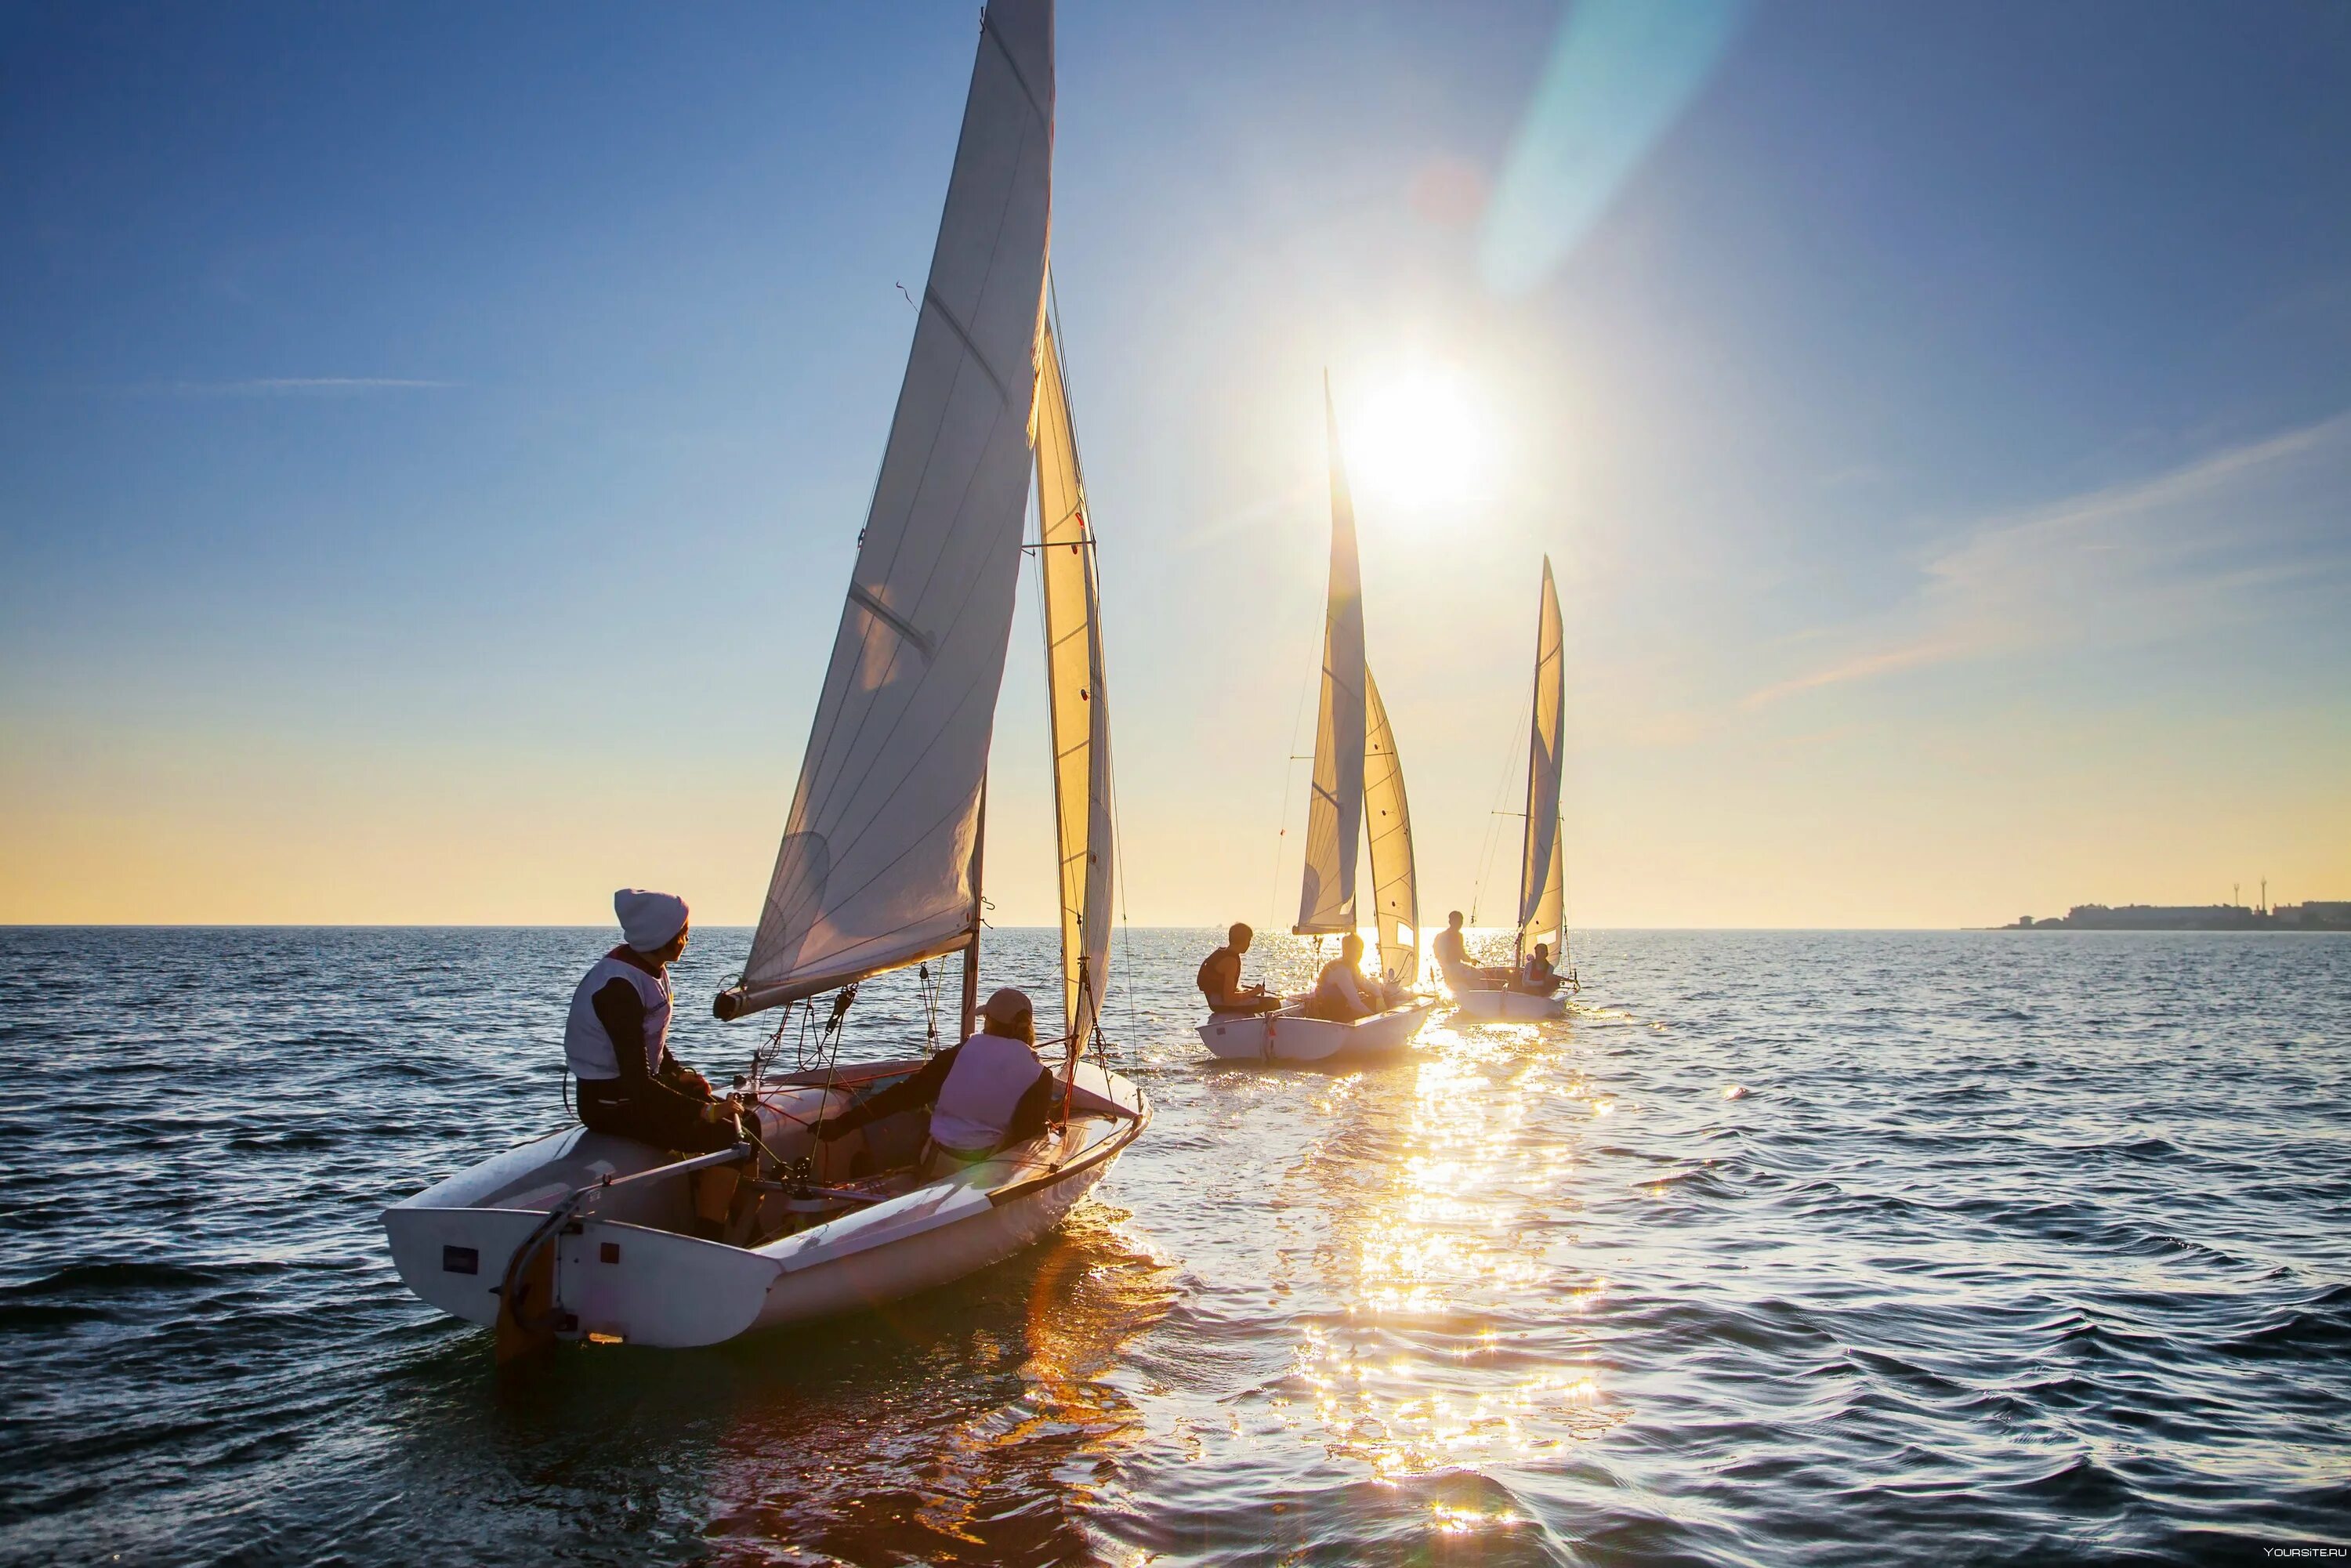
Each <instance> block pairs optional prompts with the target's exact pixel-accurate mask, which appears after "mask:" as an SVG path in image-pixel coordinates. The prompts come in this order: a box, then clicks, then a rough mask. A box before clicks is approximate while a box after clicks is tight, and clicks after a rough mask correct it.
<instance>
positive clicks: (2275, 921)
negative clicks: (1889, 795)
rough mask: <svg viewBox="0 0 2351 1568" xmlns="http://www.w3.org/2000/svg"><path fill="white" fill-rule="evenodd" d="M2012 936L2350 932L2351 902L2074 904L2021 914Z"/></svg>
mask: <svg viewBox="0 0 2351 1568" xmlns="http://www.w3.org/2000/svg"><path fill="white" fill-rule="evenodd" d="M2008 929H2010V930H2012V931H2274V930H2279V929H2288V930H2299V931H2351V899H2311V900H2308V901H2307V902H2305V903H2303V904H2281V905H2279V906H2278V907H2276V908H2274V909H2253V908H2250V907H2248V906H2246V905H2244V904H2123V905H2122V906H2121V907H2119V908H2113V907H2109V906H2108V905H2106V904H2075V905H2074V907H2073V908H2071V909H2069V910H2067V911H2066V912H2065V913H2064V915H2062V916H2059V917H2056V918H2053V919H2049V920H2036V919H2034V918H2033V917H2032V915H2019V916H2018V917H2017V921H2016V924H2015V925H2012V926H2010V927H2009V928H2008Z"/></svg>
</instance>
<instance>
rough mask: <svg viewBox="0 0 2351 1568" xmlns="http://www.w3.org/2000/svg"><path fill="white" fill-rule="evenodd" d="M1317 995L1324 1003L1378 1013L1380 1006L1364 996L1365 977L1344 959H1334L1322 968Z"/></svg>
mask: <svg viewBox="0 0 2351 1568" xmlns="http://www.w3.org/2000/svg"><path fill="white" fill-rule="evenodd" d="M1314 991H1315V994H1316V995H1317V996H1319V997H1321V998H1322V999H1323V1000H1324V1001H1329V1002H1339V1003H1341V1004H1343V1005H1344V1006H1347V1007H1351V1008H1357V1009H1364V1010H1367V1011H1371V1012H1377V1011H1378V1010H1379V1004H1378V1003H1376V1002H1374V1001H1373V1000H1372V998H1369V997H1367V996H1365V995H1364V977H1363V975H1362V974H1361V973H1360V972H1359V971H1358V970H1357V969H1356V968H1355V967H1354V966H1353V964H1350V963H1349V962H1347V960H1345V959H1344V958H1333V959H1332V960H1331V961H1330V962H1329V963H1327V964H1325V965H1323V966H1322V977H1321V978H1320V979H1318V980H1317V981H1316V982H1315V986H1314Z"/></svg>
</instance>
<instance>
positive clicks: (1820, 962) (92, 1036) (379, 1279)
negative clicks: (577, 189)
mask: <svg viewBox="0 0 2351 1568" xmlns="http://www.w3.org/2000/svg"><path fill="white" fill-rule="evenodd" d="M610 940H611V938H610V936H609V935H607V934H603V933H599V932H596V931H552V930H518V931H505V930H88V931H67V930H30V929H18V930H11V931H5V932H0V1082H5V1089H0V1483H4V1484H0V1559H5V1560H6V1561H8V1562H12V1563H18V1562H21V1563H36V1562H38V1563H47V1562H68V1563H98V1562H116V1561H120V1562H123V1563H205V1562H237V1563H309V1562H319V1561H334V1562H340V1563H423V1562H433V1563H454V1562H483V1563H517V1564H530V1565H534V1568H536V1565H538V1564H544V1563H555V1562H564V1563H821V1562H831V1561H846V1562H852V1563H902V1562H924V1563H1059V1562H1082V1561H1107V1562H1142V1561H1155V1562H1193V1561H1203V1562H1223V1561H1236V1562H1256V1561H1262V1562H1298V1563H1685V1562H1687V1563H1699V1562H1704V1563H1823V1562H1828V1563H1834V1562H1849V1563H1885V1562H1899V1561H1907V1562H1918V1563H1965V1562H2032V1563H2051V1562H2111V1561H2126V1560H2141V1561H2164V1560H2169V1561H2182V1562H2196V1561H2211V1560H2216V1559H2220V1560H2230V1559H2238V1560H2243V1561H2254V1562H2257V1561H2269V1560H2273V1559H2272V1557H2271V1556H2270V1553H2271V1552H2274V1551H2275V1550H2276V1549H2278V1548H2285V1547H2300V1548H2322V1549H2325V1548H2337V1547H2345V1546H2351V1436H2346V1433H2351V1111H2346V1103H2345V1092H2346V1086H2351V939H2346V938H2340V937H2325V936H2258V935H2256V936H2233V935H2210V936H2207V935H2188V934H2180V935H2171V934H2163V935H2121V934H2113V935H2108V934H2066V935H2043V934H2037V933H1971V934H1875V933H1870V934H1860V933H1846V934H1806V933H1769V934H1764V933H1756V934H1738V933H1631V932H1597V933H1593V934H1590V935H1588V936H1581V937H1580V938H1579V940H1578V941H1577V943H1576V951H1575V955H1574V956H1575V961H1576V963H1577V964H1578V965H1579V966H1580V967H1581V969H1582V971H1583V977H1584V980H1585V989H1584V991H1583V995H1582V997H1581V998H1579V999H1578V1002H1577V1005H1576V1008H1575V1009H1574V1011H1573V1014H1572V1015H1571V1016H1570V1017H1569V1018H1568V1019H1566V1020H1565V1021H1563V1022H1559V1023H1550V1024H1519V1025H1485V1026H1480V1025H1477V1024H1474V1023H1472V1022H1470V1021H1469V1020H1467V1019H1458V1018H1455V1017H1453V1016H1451V1015H1450V1013H1449V1012H1447V1011H1440V1012H1439V1013H1438V1014H1437V1017H1436V1018H1435V1019H1434V1020H1433V1021H1432V1023H1431V1025H1430V1027H1429V1028H1428V1030H1426V1033H1425V1035H1424V1036H1423V1037H1422V1042H1421V1048H1420V1049H1419V1050H1418V1051H1416V1053H1414V1054H1413V1055H1411V1056H1410V1057H1409V1058H1408V1059H1406V1060H1405V1061H1399V1062H1396V1063H1395V1064H1393V1065H1388V1066H1382V1067H1377V1068H1372V1069H1367V1070H1362V1071H1263V1070H1258V1069H1254V1068H1248V1067H1234V1066H1228V1065H1219V1064H1217V1063H1215V1062H1213V1061H1210V1060H1209V1059H1208V1058H1207V1055H1206V1053H1205V1052H1204V1051H1202V1050H1201V1049H1200V1048H1199V1046H1198V1043H1197V1041H1196V1040H1195V1038H1194V1037H1193V1035H1192V1033H1191V1025H1192V1024H1193V1023H1194V1022H1195V1021H1196V1017H1195V1012H1196V1005H1195V1004H1196V998H1195V997H1194V995H1193V993H1192V990H1191V978H1192V973H1193V969H1194V967H1195V965H1196V963H1197V961H1198V959H1199V958H1200V957H1201V956H1202V955H1203V954H1204V953H1205V952H1206V951H1207V947H1208V946H1211V945H1212V941H1213V939H1212V937H1211V936H1210V935H1209V934H1207V933H1200V932H1165V931H1134V932H1129V933H1123V934H1122V936H1120V938H1119V940H1118V944H1117V946H1116V948H1115V950H1114V960H1115V965H1116V971H1115V975H1116V978H1115V987H1114V992H1113V1000H1112V1002H1111V1004H1110V1007H1109V1009H1108V1011H1107V1015H1106V1019H1105V1022H1106V1025H1107V1034H1108V1038H1109V1045H1110V1051H1111V1055H1112V1058H1113V1063H1114V1064H1115V1065H1117V1066H1119V1067H1120V1068H1121V1069H1122V1070H1123V1071H1126V1072H1128V1073H1129V1074H1131V1075H1132V1076H1133V1077H1134V1078H1135V1079H1136V1080H1137V1081H1138V1082H1141V1083H1142V1084H1143V1085H1144V1088H1145V1089H1146V1090H1147V1092H1149V1093H1150V1095H1151V1096H1152V1099H1153V1101H1154V1102H1155V1105H1156V1107H1157V1117H1156V1120H1155V1122H1154V1123H1153V1124H1152V1126H1151V1128H1150V1130H1149V1132H1148V1133H1147V1134H1146V1135H1145V1136H1144V1139H1143V1140H1142V1141H1141V1142H1140V1143H1139V1144H1138V1145H1136V1146H1135V1147H1134V1149H1133V1150H1131V1151H1130V1152H1129V1153H1128V1154H1127V1155H1125V1156H1124V1158H1123V1159H1122V1160H1121V1161H1120V1162H1119V1164H1118V1166H1116V1168H1115V1169H1114V1170H1113V1173H1112V1174H1111V1176H1110V1177H1109V1179H1108V1180H1106V1181H1105V1182H1104V1183H1103V1184H1102V1186H1101V1187H1100V1188H1099V1189H1097V1194H1096V1196H1095V1197H1094V1198H1092V1200H1090V1201H1089V1202H1088V1203H1087V1204H1086V1205H1084V1206H1083V1207H1081V1209H1080V1210H1079V1211H1078V1212H1077V1213H1076V1214H1075V1215H1074V1216H1073V1217H1072V1218H1071V1220H1070V1221H1069V1222H1068V1223H1067V1224H1066V1225H1065V1226H1064V1227H1063V1228H1061V1230H1060V1231H1059V1232H1057V1233H1056V1234H1055V1235H1054V1236H1053V1237H1052V1238H1051V1239H1049V1240H1048V1241H1046V1242H1045V1243H1043V1244H1040V1246H1038V1247H1036V1248H1034V1249H1030V1250H1029V1251H1028V1252H1026V1253H1024V1254H1022V1255H1020V1256H1019V1257H1017V1258H1015V1259H1014V1260H1011V1261H1009V1262H1008V1263H1006V1264H1004V1265H1002V1266H1000V1267H998V1268H997V1269H994V1270H989V1271H987V1272H986V1273H985V1274H982V1275H980V1276H977V1277H975V1278H973V1279H971V1280H969V1281H965V1282H963V1283H962V1284H959V1285H957V1286H955V1287H952V1288H949V1289H947V1290H944V1291H938V1292H935V1293H934V1294H931V1295H929V1296H926V1297H923V1298H920V1299H918V1300H914V1301H906V1302H902V1303H899V1304H896V1305H893V1306H890V1307H887V1308H884V1309H882V1310H879V1311H876V1312H871V1313H867V1314H864V1315H861V1316H855V1317H851V1318H846V1319H841V1320H837V1321H832V1322H822V1323H817V1324H807V1325H799V1326H795V1327H790V1328H787V1329H783V1330H780V1331H778V1332H775V1333H768V1334H766V1335H760V1336H754V1337H751V1338H747V1339H745V1340H741V1341H737V1342H736V1343H731V1344H728V1345H726V1346H723V1347H719V1348H716V1349H712V1350H707V1351H697V1352H660V1351H646V1350H636V1349H627V1348H623V1349H618V1350H568V1351H564V1352H561V1353H559V1354H551V1355H549V1356H547V1357H545V1358H544V1359H543V1360H540V1361H538V1362H537V1363H535V1364H528V1365H526V1366H524V1367H523V1368H521V1369H520V1370H518V1371H509V1372H508V1373H506V1374H503V1375H502V1374H500V1373H499V1372H497V1371H496V1369H494V1367H493V1364H492V1355H491V1344H490V1335H489V1334H488V1333H487V1332H486V1331H484V1330H481V1329H478V1328H475V1327H474V1326H472V1325H470V1324H465V1323H460V1322H455V1321H453V1320H451V1319H448V1318H446V1317H444V1316H442V1315H440V1314H439V1313H437V1312H434V1311H433V1310H432V1309H431V1308H429V1307H427V1306H425V1305H424V1304H423V1303H422V1302H420V1301H417V1300H415V1299H414V1298H413V1297H412V1296H411V1295H409V1294H408V1293H407V1291H405V1290H403V1289H402V1286H401V1284H400V1281H399V1279H398V1277H397V1276H396V1275H395V1274H394V1272H393V1270H392V1264H391V1260H390V1258H389V1257H388V1256H387V1254H386V1250H385V1247H384V1242H383V1235H382V1231H381V1226H380V1223H379V1219H378V1216H379V1214H380V1212H381V1209H382V1208H383V1207H384V1206H385V1205H387V1204H390V1203H392V1202H395V1201H397V1200H398V1199H400V1198H402V1197H406V1196H408V1195H410V1194H411V1193H413V1192H415V1191H417V1190H419V1189H420V1188H422V1187H423V1186H426V1185H428V1184H430V1183H432V1182H434V1181H436V1180H438V1179H440V1178H441V1177H443V1176H446V1175H448V1174H449V1173H451V1172H453V1171H455V1170H458V1169H461V1168H463V1167H465V1166H468V1165H470V1164H472V1163H474V1162H475V1161H476V1160H479V1159H481V1158H483V1157H485V1156H486V1155H491V1154H494V1153H496V1152H497V1151H498V1150H500V1149H503V1148H506V1147H508V1146H510V1145H514V1144H517V1143H519V1142H522V1141H523V1140H525V1139H528V1138H530V1137H533V1136H536V1135H538V1134H541V1133H544V1132H546V1131H549V1130H550V1129H552V1128H555V1127H557V1126H559V1125H561V1124H563V1123H564V1122H565V1119H566V1113H565V1110H564V1105H563V1103H562V1087H561V1077H560V1073H559V1061H560V1051H559V1034H560V1030H561V1025H562V1018H563V1009H564V1004H565V1001H566V999H567V998H568V997H569V992H570V988H571V986H572V984H573V982H574V980H575V979H576V978H577V977H578V975H579V974H580V971H581V970H582V969H584V967H586V966H587V964H588V963H589V962H590V960H591V959H592V958H594V957H595V956H596V955H597V954H598V953H599V952H601V950H602V949H603V947H604V946H606V945H607V944H608V942H609V941H610ZM987 940H988V949H987V951H988V962H987V976H988V981H989V983H990V984H991V985H994V984H997V983H1003V982H1008V981H1009V982H1017V983H1023V984H1027V985H1029V987H1030V988H1032V989H1033V990H1035V991H1036V992H1037V994H1038V995H1039V996H1040V998H1045V997H1050V996H1053V995H1055V994H1056V993H1054V992H1053V991H1051V990H1050V976H1051V975H1052V974H1053V972H1054V966H1053V957H1052V938H1051V936H1050V934H1049V933H1040V932H1029V931H1003V932H991V933H990V934H989V936H988V939H987ZM745 943H746V936H745V934H744V933H741V932H736V931H700V932H697V933H696V934H695V944H694V947H693V950H692V952H691V953H690V954H689V955H688V956H687V959H686V960H685V962H684V964H683V965H682V966H681V967H680V971H679V980H680V986H679V989H680V994H681V1006H680V1009H679V1026H678V1030H677V1033H676V1037H675V1041H674V1043H675V1047H676V1050H677V1051H678V1054H679V1055H680V1056H681V1057H683V1058H684V1060H686V1061H688V1062H690V1063H692V1064H694V1065H696V1066H699V1067H701V1068H703V1069H705V1071H709V1072H710V1073H711V1075H712V1076H713V1077H714V1078H723V1077H725V1076H728V1075H731V1074H732V1073H733V1072H734V1071H737V1070H739V1069H740V1068H741V1066H742V1065H743V1064H744V1062H745V1061H747V1058H748V1056H749V1053H750V1051H751V1050H752V1049H753V1048H754V1046H755V1045H757V1044H758V1043H760V1042H761V1041H763V1040H765V1038H766V1033H767V1030H766V1029H765V1027H764V1026H762V1025H760V1024H758V1023H749V1024H737V1025H735V1026H731V1027H722V1026H720V1025H718V1024H716V1022H715V1021H713V1020H712V1019H710V1018H709V1017H708V1016H707V1013H706V1011H705V1005H704V1004H705V1001H706V998H707V995H708V993H709V992H710V990H711V989H712V988H714V986H715V985H716V983H718V982H719V981H720V980H721V979H722V978H723V977H726V976H727V975H729V974H731V972H732V968H733V966H735V965H736V964H737V963H739V961H740V958H741V955H742V952H743V949H744V946H745ZM1310 962H1311V955H1310V954H1309V953H1308V952H1307V950H1306V949H1305V948H1303V947H1302V946H1301V945H1299V944H1296V943H1292V942H1290V941H1289V940H1288V939H1286V938H1267V939H1265V940H1264V941H1263V943H1262V944H1261V949H1260V951H1259V953H1257V954H1253V955H1251V959H1250V963H1251V969H1252V973H1253V974H1254V973H1257V972H1258V971H1259V967H1260V965H1268V966H1270V973H1271V975H1272V976H1273V977H1275V978H1276V979H1284V978H1286V979H1290V980H1292V981H1296V980H1299V979H1301V978H1302V977H1304V975H1305V974H1306V972H1307V966H1308V965H1309V963H1310ZM945 988H946V990H947V992H948V994H949V995H950V996H952V993H953V986H952V983H951V982H950V983H949V984H948V985H946V987H945ZM1043 1010H1045V1011H1046V1012H1048V1013H1049V1014H1050V1012H1051V1011H1053V1010H1054V1009H1053V1007H1052V1005H1050V1004H1048V1006H1047V1007H1046V1008H1045V1009H1043ZM1049 1027H1050V1021H1049ZM926 1033H927V1013H926V1009H925V1006H924V1004H923V998H922V988H921V985H920V982H919V980H918V978H917V977H914V976H900V977H891V978H887V979H883V980H881V981H877V982H875V983H873V984H872V985H871V986H869V987H868V988H867V989H866V993H865V995H864V996H863V997H862V998H861V999H860V1000H859V1002H858V1003H857V1005H856V1007H855V1008H854V1009H852V1013H851V1016H850V1023H849V1027H848V1030H847V1039H846V1043H845V1045H844V1047H843V1056H844V1058H845V1059H853V1058H855V1057H857V1056H859V1055H869V1056H882V1055H890V1054H904V1052H905V1051H907V1050H908V1049H909V1048H910V1047H913V1048H919V1046H920V1044H921V1043H922V1041H923V1040H924V1037H925V1034H926ZM780 1049H781V1050H782V1051H783V1052H784V1056H785V1060H786V1061H790V1060H792V1059H793V1058H794V1056H795V1054H796V1052H797V1051H799V1039H798V1030H797V1027H796V1026H795V1027H794V1028H793V1029H790V1030H787V1038H786V1039H785V1040H783V1041H782V1042H781V1046H780Z"/></svg>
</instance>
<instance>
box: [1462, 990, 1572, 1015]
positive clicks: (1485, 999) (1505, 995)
mask: <svg viewBox="0 0 2351 1568" xmlns="http://www.w3.org/2000/svg"><path fill="white" fill-rule="evenodd" d="M1453 1004H1454V1006H1456V1007H1458V1008H1459V1009H1461V1010H1462V1011H1463V1012H1465V1013H1467V1014H1468V1015H1469V1016H1470V1017H1471V1018H1473V1019H1496V1020H1503V1019H1508V1020H1511V1021H1517V1020H1521V1019H1523V1020H1527V1021H1533V1020H1536V1019H1563V1018H1565V1017H1566V1016H1567V998H1565V997H1562V996H1549V997H1538V996H1531V995H1530V994H1529V993H1527V992H1525V991H1456V992H1455V993H1454V994H1453Z"/></svg>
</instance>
